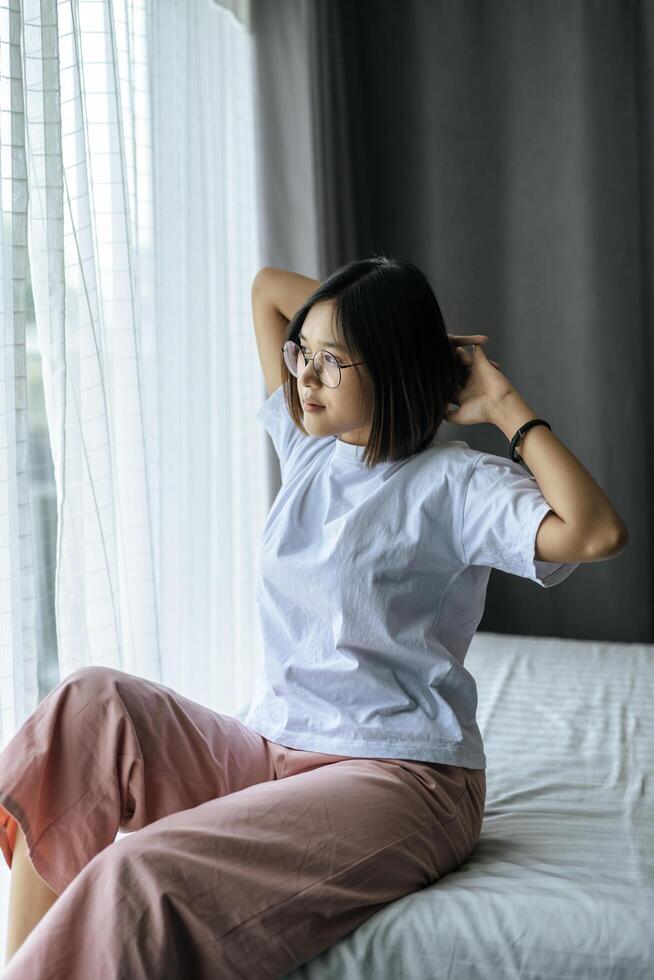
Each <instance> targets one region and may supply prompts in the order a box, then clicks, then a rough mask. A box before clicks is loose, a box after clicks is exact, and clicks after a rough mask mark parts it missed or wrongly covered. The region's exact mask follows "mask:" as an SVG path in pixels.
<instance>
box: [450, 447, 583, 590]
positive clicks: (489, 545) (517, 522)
mask: <svg viewBox="0 0 654 980" xmlns="http://www.w3.org/2000/svg"><path fill="white" fill-rule="evenodd" d="M551 510H552V508H551V507H550V505H549V504H548V502H547V500H546V499H545V497H544V496H543V494H542V491H541V489H540V487H539V485H538V482H537V481H536V479H535V477H533V476H531V474H529V473H527V471H526V470H525V469H524V467H523V466H521V465H520V463H516V462H515V461H514V460H512V459H508V458H503V457H502V456H495V455H493V454H492V453H481V454H480V455H479V456H478V457H477V459H476V460H475V461H474V463H473V466H472V471H471V473H470V477H469V479H468V481H467V486H466V490H465V493H464V499H463V507H462V513H461V537H460V545H461V554H462V557H463V560H464V562H465V564H466V566H467V565H490V566H491V567H492V568H498V569H499V570H500V571H502V572H508V573H509V574H511V575H520V576H521V577H522V578H529V579H532V580H533V581H534V582H537V583H538V584H539V585H541V586H543V587H544V588H549V587H550V586H552V585H557V584H558V583H559V582H562V581H563V579H565V578H567V577H568V575H570V574H571V572H573V571H574V570H575V568H577V566H578V565H579V562H551V561H536V559H535V557H534V555H535V551H536V534H537V532H538V528H539V526H540V524H541V521H542V520H543V518H544V517H545V516H546V515H547V514H548V513H549V512H550V511H551Z"/></svg>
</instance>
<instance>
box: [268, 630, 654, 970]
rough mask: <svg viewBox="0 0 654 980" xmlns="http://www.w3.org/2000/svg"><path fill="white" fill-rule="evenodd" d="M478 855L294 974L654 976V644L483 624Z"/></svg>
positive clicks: (476, 658)
mask: <svg viewBox="0 0 654 980" xmlns="http://www.w3.org/2000/svg"><path fill="white" fill-rule="evenodd" d="M466 668H467V669H468V670H469V671H470V673H471V674H472V675H473V676H474V677H475V679H476V681H477V686H478V696H479V706H478V722H479V727H480V729H481V732H482V735H483V738H484V747H485V752H486V757H487V770H486V781H487V796H486V813H485V818H484V825H483V828H482V832H481V838H480V840H479V843H478V845H477V847H476V848H475V850H474V852H473V853H472V855H471V856H470V858H469V859H468V860H467V861H466V862H465V863H464V864H463V865H462V866H461V867H460V868H458V869H457V870H456V871H453V872H451V873H450V874H449V875H446V876H445V877H444V878H443V879H442V880H441V881H439V882H436V883H435V884H434V885H430V886H429V887H428V888H425V889H424V890H422V891H420V892H416V893H414V894H412V895H407V896H405V897H404V898H401V899H398V901H396V902H393V903H391V904H390V905H387V906H385V907H384V908H383V909H382V910H381V911H379V912H377V913H376V914H375V915H374V916H372V917H371V918H370V919H368V921H367V922H365V923H363V925H361V926H359V927H358V929H356V930H354V932H352V933H350V935H349V936H346V937H344V938H343V939H342V940H340V942H338V943H337V944H336V945H334V946H332V947H331V948H330V949H327V950H325V951H324V952H322V953H320V954H319V955H318V956H315V957H314V958H313V959H312V960H310V961H309V962H307V963H305V964H303V965H302V966H300V967H298V968H297V969H296V970H293V971H292V972H290V973H288V974H286V977H287V978H288V980H290V978H292V980H355V978H356V980H359V978H360V980H391V978H393V980H396V978H402V980H414V978H415V980H427V978H429V980H508V978H514V977H520V978H530V980H535V978H547V980H549V978H555V977H556V978H566V980H568V978H569V980H577V978H579V980H596V978H597V980H599V978H602V980H605V978H611V980H654V820H653V817H654V805H653V804H654V782H653V777H654V721H653V714H652V712H653V708H654V645H641V644H621V643H600V642H594V641H578V640H559V639H553V638H546V639H542V638H540V637H533V638H532V637H507V636H504V635H500V634H495V633H478V634H477V635H476V636H475V638H474V640H473V642H472V645H471V647H470V650H469V652H468V655H467V658H466Z"/></svg>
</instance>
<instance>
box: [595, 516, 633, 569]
mask: <svg viewBox="0 0 654 980" xmlns="http://www.w3.org/2000/svg"><path fill="white" fill-rule="evenodd" d="M628 544H629V531H628V530H627V527H626V525H625V524H622V523H620V524H617V525H615V526H612V527H611V528H609V529H606V530H604V531H603V532H602V533H601V534H598V535H597V536H595V537H593V538H592V539H591V540H590V541H589V543H588V555H589V557H588V558H587V559H586V560H587V561H603V560H604V559H606V558H617V556H618V555H621V554H622V552H623V551H624V550H625V548H626V547H627V545H628Z"/></svg>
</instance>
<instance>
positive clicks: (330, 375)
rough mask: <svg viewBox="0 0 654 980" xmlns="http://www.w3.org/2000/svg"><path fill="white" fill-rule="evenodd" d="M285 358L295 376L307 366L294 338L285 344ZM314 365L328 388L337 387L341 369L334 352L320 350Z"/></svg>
mask: <svg viewBox="0 0 654 980" xmlns="http://www.w3.org/2000/svg"><path fill="white" fill-rule="evenodd" d="M284 360H285V361H286V367H287V368H288V369H289V371H290V372H291V374H292V375H293V376H294V377H296V378H297V377H298V376H299V375H300V374H301V373H302V371H304V368H305V366H306V365H305V360H304V354H303V353H302V351H301V350H300V348H299V347H298V345H297V344H295V343H293V341H292V340H289V341H287V342H286V344H285V346H284ZM314 365H315V369H316V374H317V375H318V377H319V378H320V380H321V381H322V383H323V384H324V385H326V386H327V387H328V388H335V387H336V386H337V385H338V382H339V379H340V370H339V367H338V364H337V362H336V358H335V357H334V356H333V354H330V353H328V352H327V351H318V353H317V354H316V357H315V360H314Z"/></svg>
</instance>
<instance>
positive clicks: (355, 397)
mask: <svg viewBox="0 0 654 980" xmlns="http://www.w3.org/2000/svg"><path fill="white" fill-rule="evenodd" d="M332 309H333V306H332V302H331V301H324V302H322V303H316V304H315V305H314V306H312V307H311V309H310V310H309V312H308V314H307V316H306V318H305V321H304V326H303V327H302V332H301V335H300V337H299V342H300V344H301V346H302V349H303V350H304V353H305V354H306V356H307V357H309V356H310V355H312V354H315V353H316V351H319V350H326V351H329V353H330V354H333V355H334V357H335V358H336V360H337V361H338V362H339V363H340V364H351V363H352V360H355V361H358V360H360V358H358V357H355V358H353V359H350V358H349V357H348V356H347V355H346V353H345V351H344V350H343V349H342V348H341V347H339V346H338V341H337V340H336V337H335V336H334V332H333V330H332V324H331V317H332ZM359 371H360V372H361V373H362V378H361V379H360V378H359V377H358V376H357V373H356V369H355V368H351V367H348V368H344V369H343V370H342V371H341V382H340V384H339V385H338V387H337V388H329V387H328V386H327V385H324V384H322V382H321V380H320V378H319V377H318V375H317V374H316V372H315V371H314V369H313V362H312V361H309V363H308V364H307V365H306V367H305V368H304V371H301V373H300V374H299V375H298V377H297V379H296V380H297V391H298V395H299V396H300V403H301V405H302V411H303V415H302V421H303V422H304V427H305V429H306V430H307V432H308V433H309V435H312V436H334V435H335V436H338V438H339V439H341V440H342V442H349V443H354V444H355V445H357V446H365V445H366V443H367V442H368V437H369V435H370V423H371V421H372V417H370V418H364V417H363V394H364V389H363V388H362V385H365V386H367V389H368V390H369V391H371V390H372V387H371V382H370V378H369V375H368V372H367V369H366V367H365V365H363V364H362V365H359ZM305 401H309V402H315V403H316V404H318V405H320V406H322V407H321V408H320V409H318V410H317V411H314V412H310V411H307V410H306V409H305V407H304V403H305Z"/></svg>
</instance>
